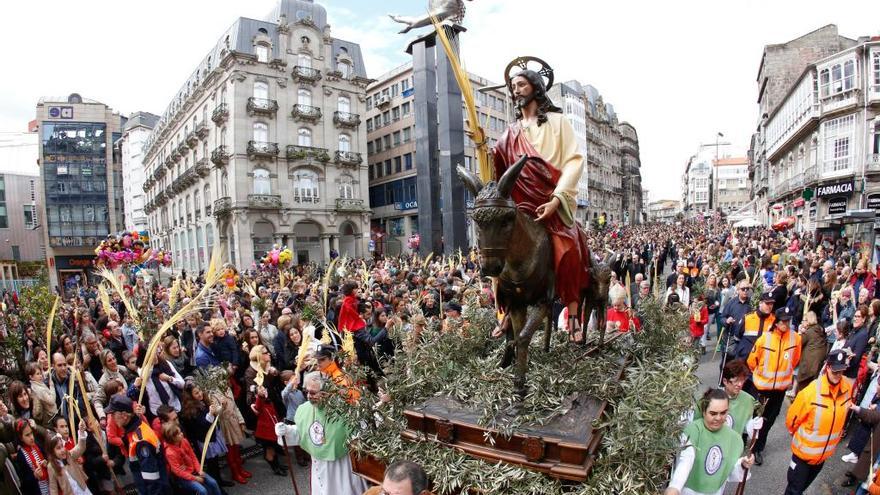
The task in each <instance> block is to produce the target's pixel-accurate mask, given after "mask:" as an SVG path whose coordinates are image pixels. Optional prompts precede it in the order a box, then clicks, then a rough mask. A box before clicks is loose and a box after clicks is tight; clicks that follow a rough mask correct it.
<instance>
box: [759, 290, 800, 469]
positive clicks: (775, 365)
mask: <svg viewBox="0 0 880 495" xmlns="http://www.w3.org/2000/svg"><path fill="white" fill-rule="evenodd" d="M761 304H766V303H765V302H762V303H761ZM792 316H793V315H792V312H791V309H790V308H788V307H783V308H779V309H778V310H776V313H775V315H774V320H773V327H772V329H770V331H767V332H763V333H762V334H761V335H760V336H759V337H758V339H757V340H756V341H755V345H754V346H753V347H752V351H751V352H750V353H749V357H748V359H747V360H746V363H747V364H748V365H749V369H751V370H752V382H753V383H754V386H755V389H756V390H757V393H758V396H757V399H758V400H759V401H761V402H763V403H764V413H763V415H762V416H763V417H764V424H763V426H762V427H761V429H760V430H758V434H757V440H756V441H755V448H754V452H755V464H757V465H759V466H760V465H761V464H762V463H763V462H764V459H763V455H762V452H764V446H765V445H766V443H767V435H768V433H769V432H770V428H772V427H773V423H774V422H775V421H776V417H777V416H779V410H780V409H781V408H782V402H783V401H784V400H785V391H786V390H788V388H789V387H790V386H791V383H792V380H793V379H794V370H795V369H796V368H797V365H798V363H799V362H800V360H801V336H800V334H798V333H797V332H795V331H794V330H792V329H791V318H792Z"/></svg>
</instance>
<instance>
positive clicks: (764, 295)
mask: <svg viewBox="0 0 880 495" xmlns="http://www.w3.org/2000/svg"><path fill="white" fill-rule="evenodd" d="M761 300H762V301H775V300H776V298H775V297H773V294H771V293H770V291H765V292H762V293H761Z"/></svg>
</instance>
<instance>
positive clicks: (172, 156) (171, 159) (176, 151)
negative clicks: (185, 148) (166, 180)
mask: <svg viewBox="0 0 880 495" xmlns="http://www.w3.org/2000/svg"><path fill="white" fill-rule="evenodd" d="M181 156H182V155H181V153H180V146H178V147H176V148H173V149H172V150H171V153H169V154H168V159H167V160H165V166H166V167H168V168H171V167H172V166H174V163H175V162H177V160H180V157H181Z"/></svg>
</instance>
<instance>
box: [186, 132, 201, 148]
mask: <svg viewBox="0 0 880 495" xmlns="http://www.w3.org/2000/svg"><path fill="white" fill-rule="evenodd" d="M198 144H199V136H197V135H196V131H195V130H192V131H190V133H189V134H187V135H186V145H187V146H189V147H190V148H195V147H196V145H198Z"/></svg>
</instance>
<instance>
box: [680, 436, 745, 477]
mask: <svg viewBox="0 0 880 495" xmlns="http://www.w3.org/2000/svg"><path fill="white" fill-rule="evenodd" d="M684 434H685V436H686V437H687V439H688V443H687V446H693V447H694V449H695V450H696V454H695V456H694V466H693V468H691V474H690V476H688V479H687V483H685V485H684V486H686V487H687V488H690V489H691V490H693V491H695V492H699V493H715V492H717V491H718V490H720V489H721V487H722V486H724V483H725V482H726V481H727V478H728V477H729V476H730V473H731V472H733V468H734V467H736V462H737V461H738V460H739V458H740V456H741V455H742V452H743V442H742V437H741V435H740V434H738V433H737V432H735V431H733V430H732V429H731V428H730V427H729V426H727V425H726V424H725V425H724V426H722V427H721V429H720V430H718V431H714V432H713V431H709V430H708V429H706V425H705V423H703V420H702V419H697V420H694V421H692V422H691V423H690V424H689V425H687V426H686V427H685V429H684Z"/></svg>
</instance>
